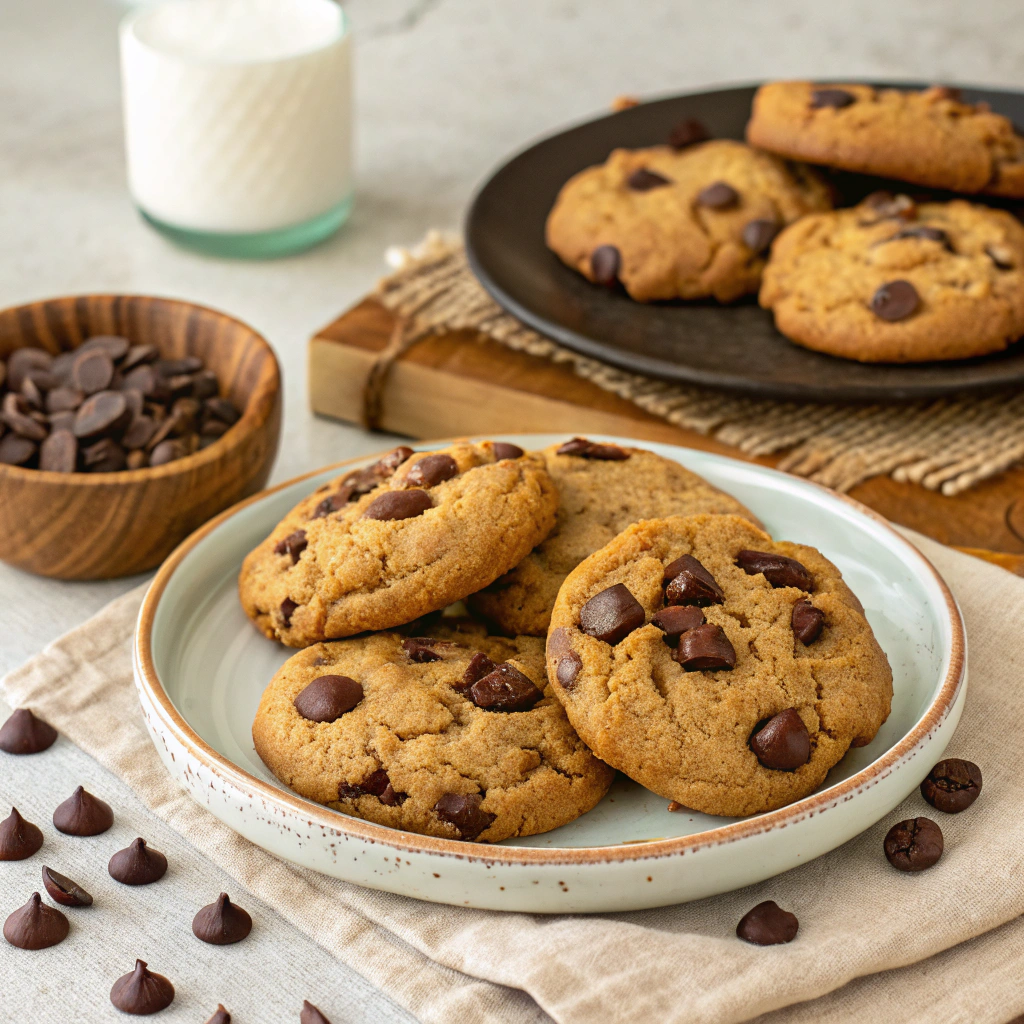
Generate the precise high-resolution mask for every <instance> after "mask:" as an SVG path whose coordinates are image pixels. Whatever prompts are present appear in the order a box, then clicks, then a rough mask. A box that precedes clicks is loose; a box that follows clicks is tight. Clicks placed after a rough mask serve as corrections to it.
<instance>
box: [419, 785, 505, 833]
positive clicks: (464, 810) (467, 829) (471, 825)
mask: <svg viewBox="0 0 1024 1024" xmlns="http://www.w3.org/2000/svg"><path fill="white" fill-rule="evenodd" d="M482 803H483V797H482V796H481V795H480V794H479V793H445V795H444V796H443V797H441V799H440V800H438V801H437V803H436V804H434V813H435V814H436V815H437V816H438V817H439V818H440V819H441V820H442V821H445V822H447V823H448V824H449V825H454V826H455V829H456V830H457V831H458V833H459V837H460V838H462V839H469V840H473V839H476V837H477V836H478V835H480V833H481V832H485V831H486V830H487V829H488V828H490V827H491V822H493V821H494V819H495V817H496V815H494V814H488V813H487V811H484V810H482V809H481V807H480V805H481V804H482Z"/></svg>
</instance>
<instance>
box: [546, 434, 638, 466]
mask: <svg viewBox="0 0 1024 1024" xmlns="http://www.w3.org/2000/svg"><path fill="white" fill-rule="evenodd" d="M555 454H556V455H577V456H579V457H580V458H581V459H598V460H600V461H602V462H623V461H625V460H626V459H628V458H629V452H627V451H626V449H625V448H620V447H619V446H618V445H617V444H599V443H598V442H596V441H588V440H587V439H586V438H585V437H574V438H573V439H572V440H571V441H566V442H565V444H563V445H560V446H559V447H558V449H557V450H556V452H555Z"/></svg>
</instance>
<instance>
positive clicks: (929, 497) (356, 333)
mask: <svg viewBox="0 0 1024 1024" xmlns="http://www.w3.org/2000/svg"><path fill="white" fill-rule="evenodd" d="M393 327H394V317H393V315H392V314H391V313H390V312H389V311H388V310H387V309H386V308H385V307H384V306H382V305H381V304H380V303H379V302H377V301H375V300H374V299H366V300H364V301H363V302H361V303H359V304H358V305H357V306H355V307H353V308H352V309H350V310H349V311H348V312H347V313H345V314H343V315H342V316H341V317H339V318H338V319H337V320H335V321H334V322H333V323H331V324H329V325H328V326H327V327H325V328H324V329H323V330H322V331H320V332H319V333H318V334H317V335H316V337H314V338H313V339H312V340H311V342H310V353H309V389H310V400H311V402H312V407H313V410H314V411H315V412H318V413H321V414H323V415H326V416H333V417H336V418H338V419H343V420H347V421H349V422H359V419H360V414H361V409H362V386H363V381H364V379H365V377H366V373H367V372H368V370H369V368H370V366H371V365H372V363H373V360H374V358H375V356H376V354H377V353H378V352H380V350H381V349H383V348H384V346H385V345H386V344H387V341H388V338H389V337H390V335H391V331H392V329H393ZM467 342H470V343H467ZM382 425H383V427H384V428H385V429H387V430H390V431H394V432H395V433H399V434H408V435H409V436H412V437H445V436H451V435H459V434H479V433H499V432H522V431H552V432H559V431H565V432H566V433H587V432H591V433H597V432H603V433H613V434H623V435H626V436H629V437H636V438H641V439H647V440H651V441H665V442H668V443H671V444H679V445H685V446H687V447H690V448H699V449H702V450H704V451H712V452H718V453H719V454H722V455H729V456H731V457H733V458H737V459H743V460H744V461H747V462H756V463H758V464H760V465H763V466H775V465H776V464H777V463H778V462H779V460H780V458H781V455H774V456H765V457H757V458H752V457H750V456H747V455H745V454H744V453H743V452H741V451H739V450H738V449H736V448H733V447H730V446H729V445H725V444H722V443H721V442H719V441H716V440H714V439H713V438H709V437H706V436H704V435H703V434H699V433H697V432H696V431H692V430H686V429H683V428H680V427H676V426H673V425H672V424H670V423H667V422H666V421H665V420H662V419H660V418H658V417H656V416H652V415H650V414H648V413H645V412H643V411H642V410H641V409H638V408H637V407H636V406H635V405H634V404H633V403H632V402H630V401H628V400H627V399H624V398H619V397H618V396H616V395H614V394H611V393H609V392H607V391H604V390H603V389H601V388H599V387H598V386H597V385H596V384H593V383H591V382H590V381H587V380H584V379H583V378H581V377H577V376H576V374H574V373H573V372H572V371H571V370H570V369H568V368H567V367H562V366H558V365H556V364H554V363H551V362H550V361H548V360H546V359H541V358H537V357H534V356H530V355H527V354H526V353H523V352H514V351H512V350H510V349H507V348H505V347H504V346H502V345H499V344H497V343H495V342H492V341H490V340H487V339H484V338H481V336H479V335H477V334H475V333H474V332H453V333H451V334H447V335H444V336H442V337H437V338H430V339H428V340H426V341H423V342H421V343H420V344H418V345H417V346H416V347H414V348H413V349H412V350H411V351H410V352H408V353H407V354H406V355H405V356H404V357H403V358H402V359H401V360H400V361H399V362H398V363H396V364H395V365H394V366H393V367H392V368H391V372H390V374H389V376H388V379H387V384H386V389H385V392H384V400H383V421H382ZM850 495H851V497H854V498H857V499H858V500H859V501H862V502H864V504H865V505H869V506H870V507H871V508H873V509H875V510H876V511H877V512H880V513H881V514H882V515H884V516H885V517H886V518H887V519H890V520H892V521H893V522H896V523H900V524H902V525H904V526H909V527H911V528H912V529H915V530H918V531H920V532H921V533H924V534H926V535H928V536H929V537H933V538H934V539H935V540H938V541H940V542H942V543H944V544H950V545H952V546H954V547H959V548H962V549H965V550H969V551H970V553H971V554H974V555H978V556H979V557H985V558H988V559H989V560H991V561H994V562H996V564H999V565H1002V566H1003V567H1004V568H1007V569H1009V570H1010V571H1012V572H1016V573H1018V574H1020V575H1024V469H1020V468H1015V469H1012V470H1010V471H1008V472H1006V473H1003V474H1002V475H1001V476H998V477H995V478H993V479H992V480H988V481H986V482H984V483H982V484H980V485H979V486H977V487H974V488H972V489H971V490H969V491H967V492H965V493H963V494H960V495H957V496H955V497H952V498H947V497H944V496H943V495H941V494H938V493H937V492H935V491H929V490H927V489H925V488H923V487H920V486H918V485H916V484H901V483H897V482H896V481H895V480H892V479H891V478H890V477H887V476H878V477H873V478H872V479H870V480H867V481H865V482H864V483H862V484H859V485H858V486H857V487H855V488H853V490H852V491H851V492H850Z"/></svg>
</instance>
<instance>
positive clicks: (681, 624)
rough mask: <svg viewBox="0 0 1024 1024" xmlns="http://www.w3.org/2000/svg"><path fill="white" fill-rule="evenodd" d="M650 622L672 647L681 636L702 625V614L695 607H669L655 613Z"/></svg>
mask: <svg viewBox="0 0 1024 1024" xmlns="http://www.w3.org/2000/svg"><path fill="white" fill-rule="evenodd" d="M651 622H652V623H653V624H654V625H655V626H657V627H658V629H660V630H661V631H662V632H663V633H664V634H665V639H666V640H669V641H671V642H672V643H673V645H674V644H675V642H676V640H677V639H678V638H679V637H680V635H681V634H683V633H687V632H689V631H690V630H691V629H696V628H697V627H698V626H703V625H704V613H703V612H702V611H701V610H700V609H699V608H697V607H696V606H695V605H669V607H667V608H662V609H661V611H660V612H655V614H654V617H653V618H652V619H651Z"/></svg>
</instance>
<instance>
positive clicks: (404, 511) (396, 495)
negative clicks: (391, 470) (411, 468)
mask: <svg viewBox="0 0 1024 1024" xmlns="http://www.w3.org/2000/svg"><path fill="white" fill-rule="evenodd" d="M433 507H434V503H433V502H432V501H431V500H430V495H429V494H427V492H426V491H421V490H418V489H413V490H409V491H385V492H384V493H383V494H382V495H380V496H379V497H377V498H374V499H373V501H371V502H370V504H369V505H368V506H367V507H366V511H365V512H363V519H378V520H381V521H392V520H396V519H412V518H414V517H415V516H418V515H421V514H422V513H424V512H426V511H427V509H428V508H433Z"/></svg>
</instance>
